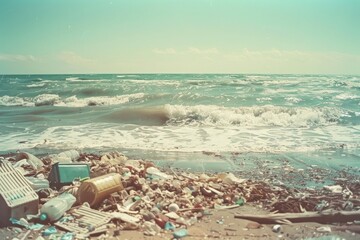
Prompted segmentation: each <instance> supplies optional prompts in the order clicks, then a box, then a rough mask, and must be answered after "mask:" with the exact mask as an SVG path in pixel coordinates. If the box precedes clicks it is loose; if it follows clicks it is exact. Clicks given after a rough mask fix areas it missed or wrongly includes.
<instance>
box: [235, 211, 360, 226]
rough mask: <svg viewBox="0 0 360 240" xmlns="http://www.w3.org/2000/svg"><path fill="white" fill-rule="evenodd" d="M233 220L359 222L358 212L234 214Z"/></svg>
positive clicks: (260, 221)
mask: <svg viewBox="0 0 360 240" xmlns="http://www.w3.org/2000/svg"><path fill="white" fill-rule="evenodd" d="M235 218H241V219H247V220H250V221H255V222H258V223H264V224H267V223H268V224H271V223H288V224H291V223H296V222H317V223H334V222H338V223H340V222H352V221H354V220H360V211H348V212H346V211H333V210H328V211H322V212H305V213H277V214H268V215H244V214H235Z"/></svg>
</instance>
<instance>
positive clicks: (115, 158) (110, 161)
mask: <svg viewBox="0 0 360 240" xmlns="http://www.w3.org/2000/svg"><path fill="white" fill-rule="evenodd" d="M127 160H128V158H127V157H126V156H125V155H123V154H122V153H119V152H118V151H115V152H109V153H106V154H104V155H103V156H102V157H101V158H100V164H101V165H111V166H113V165H118V164H120V165H122V164H125V163H126V161H127Z"/></svg>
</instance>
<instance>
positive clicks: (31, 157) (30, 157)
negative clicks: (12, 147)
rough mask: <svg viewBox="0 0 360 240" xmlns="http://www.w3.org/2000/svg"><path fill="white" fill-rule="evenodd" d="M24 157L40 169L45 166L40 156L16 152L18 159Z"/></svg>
mask: <svg viewBox="0 0 360 240" xmlns="http://www.w3.org/2000/svg"><path fill="white" fill-rule="evenodd" d="M23 159H26V160H27V162H28V163H29V164H30V165H31V166H33V168H35V169H37V170H40V169H41V168H42V167H43V166H44V163H43V162H42V161H41V160H40V159H39V158H37V157H35V156H34V155H32V154H30V153H27V152H19V153H17V154H16V161H20V160H23Z"/></svg>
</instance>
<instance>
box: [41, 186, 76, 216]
mask: <svg viewBox="0 0 360 240" xmlns="http://www.w3.org/2000/svg"><path fill="white" fill-rule="evenodd" d="M75 201H76V198H75V197H74V196H73V195H72V194H71V193H68V192H65V193H63V194H61V195H59V196H57V197H55V198H52V199H50V200H49V201H48V202H46V203H45V204H44V205H43V206H42V207H41V209H40V213H41V214H40V220H41V221H47V220H48V221H50V222H54V221H57V220H59V219H60V218H61V217H62V216H63V215H64V214H65V212H66V211H68V210H69V209H70V208H71V207H72V205H73V204H74V203H75Z"/></svg>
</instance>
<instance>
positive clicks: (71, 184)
mask: <svg viewBox="0 0 360 240" xmlns="http://www.w3.org/2000/svg"><path fill="white" fill-rule="evenodd" d="M2 161H3V162H6V163H7V164H10V165H11V164H14V165H15V166H16V167H17V169H18V170H16V171H17V173H18V174H20V175H21V173H20V172H23V173H24V174H25V175H26V178H27V184H28V185H29V186H30V187H31V186H32V188H33V189H36V190H37V191H36V193H37V195H36V197H37V196H39V201H40V203H42V204H43V206H42V207H41V209H42V208H46V207H45V206H46V205H47V204H49V202H51V201H54V199H57V198H58V197H59V196H61V195H62V194H65V195H66V194H70V195H71V196H73V197H72V200H73V199H74V197H76V200H77V201H76V202H75V203H73V204H72V206H70V207H68V208H69V209H67V210H65V211H63V210H59V211H57V212H58V213H59V215H60V216H58V215H56V216H54V217H50V218H51V221H50V223H49V224H50V226H55V227H56V228H57V229H60V230H65V231H67V232H69V233H71V234H68V235H64V234H63V233H52V234H51V235H50V238H60V237H62V238H64V239H66V237H68V239H75V238H76V239H81V238H88V237H90V236H94V235H98V234H104V235H102V237H103V238H106V237H108V236H109V234H111V232H113V235H114V236H115V235H119V234H120V231H126V230H140V231H142V232H143V234H144V235H148V236H155V235H159V236H163V234H173V237H174V238H182V237H185V236H187V235H188V232H187V230H186V229H184V228H188V227H189V226H192V225H193V224H195V223H197V222H198V221H201V220H202V219H203V218H204V217H206V216H209V215H212V211H214V212H220V211H219V210H230V211H235V210H236V208H239V207H240V206H242V205H244V204H248V203H250V204H254V205H256V206H259V207H261V208H264V209H266V210H270V211H273V212H276V213H273V214H269V215H251V214H250V215H245V214H235V218H243V219H248V220H250V221H254V222H250V223H248V224H247V225H246V228H248V229H257V228H261V226H262V224H275V223H276V224H290V223H292V222H310V221H311V222H319V223H324V224H326V223H333V222H337V223H342V222H344V223H345V222H346V223H348V222H353V221H354V223H353V225H349V226H336V229H338V230H339V231H342V229H346V230H348V231H351V230H349V229H352V230H353V231H355V232H356V231H357V230H358V228H359V226H358V225H356V222H355V221H357V220H358V219H359V216H360V214H359V213H358V210H359V209H360V200H358V199H359V192H360V184H359V182H356V181H350V180H349V176H346V178H337V180H336V181H335V183H336V185H335V184H334V185H329V186H324V185H323V184H321V186H320V188H319V189H315V188H303V189H293V188H289V187H287V186H286V184H285V182H286V180H284V178H278V179H271V175H268V172H267V170H266V168H267V166H266V164H263V165H262V166H263V169H262V174H260V175H261V176H262V177H263V178H264V181H260V180H257V181H254V180H246V179H244V178H241V177H239V176H240V175H241V174H238V173H237V174H235V172H234V173H210V172H209V173H199V174H197V173H194V172H189V171H186V170H182V171H181V170H178V169H177V170H174V169H171V168H170V169H169V168H160V167H156V166H155V164H154V163H152V162H148V161H145V160H137V159H128V158H127V157H126V156H124V155H123V154H122V153H119V152H110V153H107V154H104V155H102V156H101V157H100V156H98V155H96V154H80V153H79V157H78V158H76V159H74V160H71V163H62V162H58V163H55V164H54V165H51V164H52V163H53V161H52V160H51V159H50V158H49V156H46V157H44V158H43V159H42V160H40V161H42V162H43V164H44V165H43V166H42V167H41V169H39V170H35V171H34V167H33V165H31V164H29V162H28V160H27V159H25V158H24V159H22V160H20V161H16V160H15V159H13V158H11V157H9V158H6V159H5V158H3V159H2ZM73 161H77V162H76V163H74V162H73ZM70 165H71V166H70ZM73 166H79V167H78V168H77V170H79V171H80V168H81V167H83V166H84V167H85V168H86V169H87V171H83V172H86V174H85V175H82V173H76V171H74V172H71V171H65V169H67V168H66V167H69V169H72V168H74V167H73ZM62 167H63V169H64V170H61V169H62ZM283 167H284V169H285V170H284V171H283V172H284V174H288V175H289V176H290V175H291V174H297V173H299V174H302V175H303V174H305V173H306V172H308V171H312V172H313V174H314V176H315V175H316V176H320V177H319V178H318V179H319V181H321V179H323V178H324V176H325V175H326V174H328V172H326V171H322V170H321V169H320V168H319V167H316V166H314V167H312V168H310V169H307V170H306V171H296V169H294V168H292V167H291V166H288V164H287V163H286V162H285V163H284V166H283ZM14 169H15V168H14ZM89 169H90V171H89ZM268 169H272V170H271V171H275V170H277V169H279V171H280V170H281V167H279V168H273V167H272V166H270V165H269V166H268ZM59 171H60V172H61V174H63V175H64V174H65V173H67V174H68V175H66V174H65V175H66V176H67V177H68V179H67V180H65V178H59V179H55V178H54V176H55V177H56V176H60V175H61V174H59ZM54 173H56V174H57V175H56V174H54ZM69 174H70V175H71V176H69ZM260 175H257V176H260ZM21 176H22V175H21ZM0 177H1V174H0ZM22 177H23V176H22ZM46 178H48V179H49V182H50V179H51V181H52V182H56V183H64V185H62V186H57V187H53V188H54V190H52V189H50V188H48V186H49V185H50V186H55V185H56V184H55V185H53V184H51V183H47V181H46ZM84 178H85V179H84ZM267 178H268V179H267ZM54 179H55V180H56V181H54ZM279 182H281V184H278V183H279ZM65 183H66V184H65ZM0 184H2V182H0ZM340 189H341V190H340ZM31 190H32V189H31ZM0 191H1V188H0ZM32 191H33V190H32ZM36 193H35V194H36ZM79 204H82V205H79ZM58 206H62V204H60V203H59V204H58ZM36 207H39V206H38V202H37V203H36ZM41 209H40V212H41V213H45V211H44V210H41ZM61 209H63V208H61ZM213 209H214V210H213ZM314 210H315V211H316V212H314ZM221 212H223V211H221ZM31 214H32V215H33V217H32V218H29V221H30V222H31V221H34V220H36V219H37V218H38V217H39V216H37V215H36V213H35V212H34V213H29V214H26V215H25V216H28V215H29V216H30V215H31ZM25 216H23V217H20V218H14V219H15V220H17V219H19V220H17V221H20V220H21V218H25ZM55 219H56V220H55ZM48 220H50V219H49V218H48ZM205 221H206V219H205ZM215 223H217V224H219V227H222V229H230V230H229V231H234V229H233V228H231V227H229V226H230V223H229V222H228V220H227V219H226V224H225V218H223V217H221V218H218V219H217V220H216V221H215ZM13 224H15V225H17V224H16V221H14V222H13ZM220 225H223V226H220ZM19 226H20V225H19ZM25 226H26V227H25ZM275 226H276V225H275ZM275 226H273V227H275ZM279 226H280V225H279ZM21 227H23V228H27V229H29V230H34V231H35V229H37V230H40V229H42V228H43V227H44V225H42V224H39V225H36V224H30V223H29V224H24V226H21ZM341 227H342V228H341ZM345 227H347V228H345ZM357 227H358V228H357ZM180 228H183V229H180ZM162 229H163V230H162ZM176 229H178V230H176ZM331 229H332V230H333V231H335V230H334V229H335V226H332V227H331ZM115 230H116V231H117V232H118V234H115ZM346 230H344V231H346ZM19 231H22V230H21V229H20V230H19ZM169 231H173V232H172V233H171V232H169ZM235 231H236V230H235ZM276 231H277V232H280V231H281V228H279V230H276ZM44 232H45V231H44ZM229 234H232V233H229ZM111 235H112V234H111ZM208 236H217V237H220V236H221V234H220V232H217V233H216V234H215V235H214V234H212V235H208Z"/></svg>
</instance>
